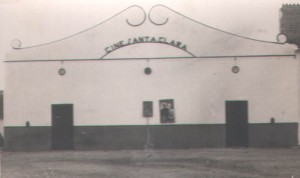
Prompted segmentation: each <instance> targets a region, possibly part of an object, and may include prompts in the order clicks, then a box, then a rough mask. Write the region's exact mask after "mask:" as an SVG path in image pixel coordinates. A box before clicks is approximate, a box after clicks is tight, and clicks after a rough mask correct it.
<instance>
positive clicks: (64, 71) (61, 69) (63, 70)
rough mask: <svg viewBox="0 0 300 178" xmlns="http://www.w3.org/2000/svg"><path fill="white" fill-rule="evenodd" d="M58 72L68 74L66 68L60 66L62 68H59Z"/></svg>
mask: <svg viewBox="0 0 300 178" xmlns="http://www.w3.org/2000/svg"><path fill="white" fill-rule="evenodd" d="M58 74H59V75H65V74H66V69H64V68H60V69H59V70H58Z"/></svg>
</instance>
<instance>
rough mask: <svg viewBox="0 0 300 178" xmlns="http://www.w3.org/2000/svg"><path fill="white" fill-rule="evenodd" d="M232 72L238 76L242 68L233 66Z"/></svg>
mask: <svg viewBox="0 0 300 178" xmlns="http://www.w3.org/2000/svg"><path fill="white" fill-rule="evenodd" d="M231 71H232V72H233V73H235V74H236V73H238V72H239V71H240V68H239V67H238V66H233V67H232V69H231Z"/></svg>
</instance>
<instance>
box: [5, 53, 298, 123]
mask: <svg viewBox="0 0 300 178" xmlns="http://www.w3.org/2000/svg"><path fill="white" fill-rule="evenodd" d="M298 63H299V61H298V60H295V59H294V58H293V57H281V58H279V57H272V58H250V59H249V58H247V59H245V58H243V59H242V58H240V59H238V60H237V61H234V60H233V59H172V60H158V59H155V60H149V61H146V60H123V61H122V60H119V61H81V62H64V63H63V64H61V63H60V62H35V63H6V69H7V71H6V73H7V74H8V75H7V76H6V89H5V91H6V92H5V106H6V107H5V112H4V113H5V125H6V126H24V125H25V122H26V121H30V123H31V125H32V126H50V125H51V104H61V103H72V104H74V119H75V123H74V124H75V125H140V124H145V123H146V120H145V119H144V118H143V117H142V102H143V101H153V102H154V117H153V118H152V119H150V123H151V124H160V120H159V106H158V102H159V100H160V99H174V100H175V114H176V124H213V123H225V101H226V100H248V101H249V122H250V123H268V122H269V121H270V118H271V117H274V118H276V122H299V114H298V106H299V100H298V98H297V97H296V96H298V91H299V90H298V84H297V78H298V76H297V74H298V69H297V66H298ZM233 65H238V66H239V67H240V72H239V73H238V74H234V73H232V72H231V67H232V66H233ZM62 66H63V67H64V68H65V69H66V70H67V73H66V75H65V76H60V75H58V73H57V71H58V69H59V68H60V67H62ZM145 67H151V68H152V70H153V73H152V74H151V75H145V74H144V73H143V70H144V68H145Z"/></svg>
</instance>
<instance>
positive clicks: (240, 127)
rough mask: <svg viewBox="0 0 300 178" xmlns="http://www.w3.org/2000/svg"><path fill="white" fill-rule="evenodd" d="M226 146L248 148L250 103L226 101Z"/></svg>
mask: <svg viewBox="0 0 300 178" xmlns="http://www.w3.org/2000/svg"><path fill="white" fill-rule="evenodd" d="M226 146H227V147H248V101H226Z"/></svg>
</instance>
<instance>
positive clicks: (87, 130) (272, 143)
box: [4, 123, 298, 151]
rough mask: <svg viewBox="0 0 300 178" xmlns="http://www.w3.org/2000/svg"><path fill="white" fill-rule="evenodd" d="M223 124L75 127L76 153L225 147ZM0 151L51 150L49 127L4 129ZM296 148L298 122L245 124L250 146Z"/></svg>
mask: <svg viewBox="0 0 300 178" xmlns="http://www.w3.org/2000/svg"><path fill="white" fill-rule="evenodd" d="M225 127H226V125H225V124H201V125H155V126H75V127H74V148H75V149H77V150H93V149H99V150H115V149H144V148H145V147H149V148H153V149H187V148H203V147H225V145H226V144H225V143H226V140H225V134H226V133H225ZM4 132H5V137H4V150H6V151H40V150H51V127H5V128H4ZM297 145H298V123H276V124H249V146H250V147H292V146H297Z"/></svg>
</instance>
